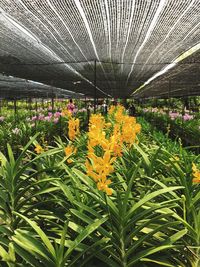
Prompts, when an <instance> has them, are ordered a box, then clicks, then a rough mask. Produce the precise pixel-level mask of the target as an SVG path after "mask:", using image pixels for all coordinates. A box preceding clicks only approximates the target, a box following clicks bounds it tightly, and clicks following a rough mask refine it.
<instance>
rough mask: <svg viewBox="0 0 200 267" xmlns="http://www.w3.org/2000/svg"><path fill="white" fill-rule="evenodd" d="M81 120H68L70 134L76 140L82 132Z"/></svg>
mask: <svg viewBox="0 0 200 267" xmlns="http://www.w3.org/2000/svg"><path fill="white" fill-rule="evenodd" d="M79 126H80V121H79V119H74V118H72V119H70V120H69V122H68V135H69V139H70V140H74V139H75V138H76V136H77V135H78V134H79V133H80V130H79Z"/></svg>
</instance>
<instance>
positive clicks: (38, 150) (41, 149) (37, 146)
mask: <svg viewBox="0 0 200 267" xmlns="http://www.w3.org/2000/svg"><path fill="white" fill-rule="evenodd" d="M34 150H35V152H36V153H37V154H41V153H42V152H44V149H43V148H42V147H41V146H40V145H39V144H37V145H36V146H35V149H34Z"/></svg>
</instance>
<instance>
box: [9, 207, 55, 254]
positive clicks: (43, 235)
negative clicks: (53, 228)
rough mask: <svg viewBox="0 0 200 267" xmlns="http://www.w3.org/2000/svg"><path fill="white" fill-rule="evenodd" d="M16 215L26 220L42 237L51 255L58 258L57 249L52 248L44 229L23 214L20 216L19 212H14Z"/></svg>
mask: <svg viewBox="0 0 200 267" xmlns="http://www.w3.org/2000/svg"><path fill="white" fill-rule="evenodd" d="M14 213H15V214H16V215H18V216H19V217H21V218H22V219H23V220H25V221H26V222H27V223H28V224H29V225H30V226H31V227H32V228H33V229H34V230H35V231H36V233H37V234H38V235H39V236H40V238H41V239H42V241H43V242H44V244H45V246H46V247H47V248H48V250H49V252H50V253H51V255H52V256H53V257H54V258H56V253H55V249H54V247H53V246H52V244H51V242H50V240H49V239H48V237H47V236H46V234H45V233H44V232H43V231H42V229H41V228H40V227H39V226H38V225H37V224H36V223H35V222H33V221H31V220H30V219H28V218H27V217H25V216H23V215H22V214H20V213H18V212H14Z"/></svg>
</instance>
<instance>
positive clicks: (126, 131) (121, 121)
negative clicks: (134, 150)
mask: <svg viewBox="0 0 200 267" xmlns="http://www.w3.org/2000/svg"><path fill="white" fill-rule="evenodd" d="M114 118H115V127H116V129H114V133H115V132H116V133H117V135H118V138H119V136H120V138H119V140H120V142H119V143H121V146H122V144H123V143H124V144H126V145H128V146H129V147H131V146H132V145H133V143H134V142H135V139H136V135H137V134H138V133H140V131H141V125H140V124H139V123H136V119H135V118H134V117H130V116H128V115H127V114H126V113H125V108H124V107H123V106H121V105H118V106H117V107H116V113H115V115H114Z"/></svg>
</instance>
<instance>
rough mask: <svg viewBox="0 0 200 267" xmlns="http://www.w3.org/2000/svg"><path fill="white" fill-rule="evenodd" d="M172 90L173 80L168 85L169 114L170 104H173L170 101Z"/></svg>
mask: <svg viewBox="0 0 200 267" xmlns="http://www.w3.org/2000/svg"><path fill="white" fill-rule="evenodd" d="M170 91H171V80H169V86H168V114H169V111H170V105H171V102H170Z"/></svg>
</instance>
